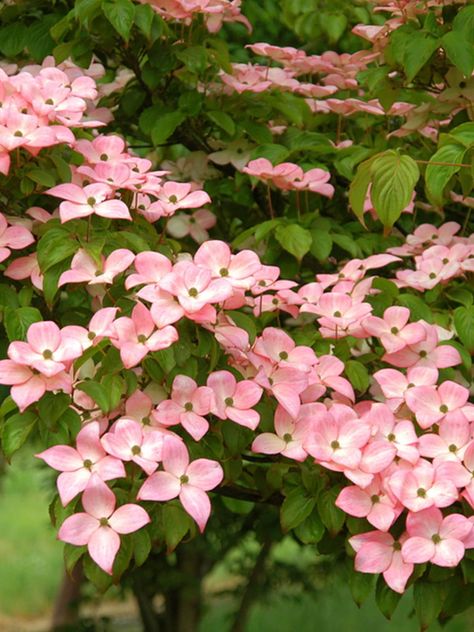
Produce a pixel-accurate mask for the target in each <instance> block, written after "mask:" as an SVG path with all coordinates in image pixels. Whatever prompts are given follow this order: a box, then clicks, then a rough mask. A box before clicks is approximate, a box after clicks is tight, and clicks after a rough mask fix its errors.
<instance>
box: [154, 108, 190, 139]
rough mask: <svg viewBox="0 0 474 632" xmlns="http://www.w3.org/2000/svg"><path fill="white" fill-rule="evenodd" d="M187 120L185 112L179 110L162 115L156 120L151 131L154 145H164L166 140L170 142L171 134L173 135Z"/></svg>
mask: <svg viewBox="0 0 474 632" xmlns="http://www.w3.org/2000/svg"><path fill="white" fill-rule="evenodd" d="M185 118H186V117H185V115H184V114H183V112H180V111H179V110H178V111H177V112H168V113H167V114H162V115H161V116H159V117H158V118H157V119H155V122H154V124H153V128H152V130H151V140H152V141H153V144H154V145H162V144H163V143H164V142H165V141H166V140H168V138H169V137H170V136H171V134H173V132H174V131H175V130H176V128H177V127H179V126H180V125H181V123H182V122H183V121H184V119H185Z"/></svg>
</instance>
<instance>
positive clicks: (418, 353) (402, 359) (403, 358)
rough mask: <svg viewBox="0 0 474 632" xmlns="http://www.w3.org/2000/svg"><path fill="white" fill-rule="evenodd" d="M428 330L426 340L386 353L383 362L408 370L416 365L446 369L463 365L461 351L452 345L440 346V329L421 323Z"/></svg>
mask: <svg viewBox="0 0 474 632" xmlns="http://www.w3.org/2000/svg"><path fill="white" fill-rule="evenodd" d="M420 322H421V323H422V324H423V327H424V328H425V329H426V338H425V340H422V341H421V342H418V343H416V344H414V345H408V346H407V347H405V348H404V349H402V350H401V351H396V352H395V353H386V354H385V355H384V356H383V358H382V360H384V361H385V362H387V363H388V364H392V365H393V366H396V367H399V368H408V367H412V366H414V365H422V366H429V367H434V368H437V369H446V368H448V367H451V366H456V365H457V364H461V356H460V354H459V351H458V350H457V349H455V348H454V347H453V346H451V345H449V344H448V345H440V344H439V342H440V336H439V333H438V329H437V328H436V327H435V326H434V325H429V324H428V323H425V322H424V321H420Z"/></svg>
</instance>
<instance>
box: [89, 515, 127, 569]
mask: <svg viewBox="0 0 474 632" xmlns="http://www.w3.org/2000/svg"><path fill="white" fill-rule="evenodd" d="M119 548H120V537H119V535H118V534H117V533H115V531H114V530H113V529H111V528H110V527H99V528H98V529H97V531H95V532H94V533H93V534H92V535H91V537H90V540H89V542H88V545H87V549H88V551H89V555H90V556H91V558H92V559H93V560H94V562H95V563H96V564H97V566H100V568H101V569H102V570H103V571H105V572H106V573H108V574H109V575H112V567H113V564H114V560H115V556H116V555H117V553H118V550H119Z"/></svg>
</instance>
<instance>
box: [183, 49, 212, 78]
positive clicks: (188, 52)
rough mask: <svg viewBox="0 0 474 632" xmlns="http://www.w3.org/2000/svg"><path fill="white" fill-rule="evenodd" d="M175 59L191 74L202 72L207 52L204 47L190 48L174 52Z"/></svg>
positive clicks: (205, 63)
mask: <svg viewBox="0 0 474 632" xmlns="http://www.w3.org/2000/svg"><path fill="white" fill-rule="evenodd" d="M176 57H177V58H178V59H179V60H180V61H182V62H183V64H184V65H185V66H186V68H187V69H188V70H189V71H190V72H192V73H200V72H204V70H206V67H207V51H206V49H205V48H204V46H190V47H186V48H184V49H183V50H180V51H177V52H176Z"/></svg>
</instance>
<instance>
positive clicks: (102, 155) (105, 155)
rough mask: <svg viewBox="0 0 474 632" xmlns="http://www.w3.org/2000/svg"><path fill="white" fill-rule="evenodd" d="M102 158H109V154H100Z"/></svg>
mask: <svg viewBox="0 0 474 632" xmlns="http://www.w3.org/2000/svg"><path fill="white" fill-rule="evenodd" d="M100 159H101V160H108V159H109V157H108V156H107V154H100Z"/></svg>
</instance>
